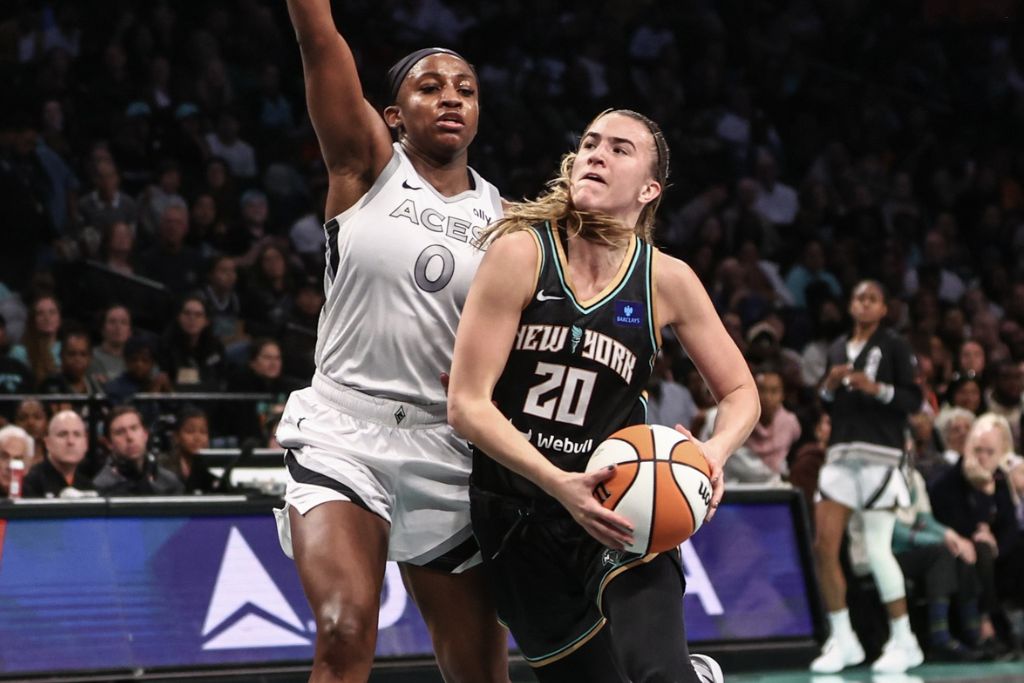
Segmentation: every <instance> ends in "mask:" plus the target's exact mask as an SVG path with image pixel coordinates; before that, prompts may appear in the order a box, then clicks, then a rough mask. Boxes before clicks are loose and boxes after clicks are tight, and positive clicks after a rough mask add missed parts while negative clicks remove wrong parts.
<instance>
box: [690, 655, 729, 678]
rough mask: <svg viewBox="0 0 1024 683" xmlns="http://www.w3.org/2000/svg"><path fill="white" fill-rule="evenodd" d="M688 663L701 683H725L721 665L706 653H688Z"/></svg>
mask: <svg viewBox="0 0 1024 683" xmlns="http://www.w3.org/2000/svg"><path fill="white" fill-rule="evenodd" d="M690 663H691V664H693V670H694V671H696V672H697V678H699V679H700V680H701V683H725V676H724V675H723V674H722V667H720V666H718V662H716V661H715V660H713V659H711V657H708V656H707V655H690Z"/></svg>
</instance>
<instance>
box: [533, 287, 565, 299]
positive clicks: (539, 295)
mask: <svg viewBox="0 0 1024 683" xmlns="http://www.w3.org/2000/svg"><path fill="white" fill-rule="evenodd" d="M563 299H565V297H564V296H551V295H550V294H545V293H544V290H543V289H542V290H541V291H539V292H537V301H562V300H563Z"/></svg>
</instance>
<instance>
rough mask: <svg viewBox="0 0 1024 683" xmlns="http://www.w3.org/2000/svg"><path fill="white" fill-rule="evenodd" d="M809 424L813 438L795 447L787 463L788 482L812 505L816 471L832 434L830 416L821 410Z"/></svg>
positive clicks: (821, 463) (816, 482) (815, 488)
mask: <svg viewBox="0 0 1024 683" xmlns="http://www.w3.org/2000/svg"><path fill="white" fill-rule="evenodd" d="M811 424H813V425H814V438H813V439H812V440H810V441H807V442H805V443H803V444H801V445H800V446H799V447H797V449H796V452H795V453H793V457H792V459H791V462H790V465H789V483H790V484H792V485H793V486H794V487H795V488H797V489H799V490H800V491H801V492H802V493H803V494H804V498H805V500H806V501H807V505H808V507H810V506H813V505H814V494H815V492H816V491H817V490H818V472H820V471H821V466H822V465H824V464H825V449H826V448H828V440H829V438H830V437H831V436H832V418H831V417H829V414H828V413H827V412H824V411H821V412H819V413H818V414H817V416H816V417H815V419H814V421H813V422H812V423H811Z"/></svg>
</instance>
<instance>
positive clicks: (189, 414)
mask: <svg viewBox="0 0 1024 683" xmlns="http://www.w3.org/2000/svg"><path fill="white" fill-rule="evenodd" d="M209 447H210V425H209V420H208V419H207V417H206V413H205V412H203V411H202V410H200V409H199V408H196V407H193V406H187V407H185V408H183V409H182V410H181V412H179V413H178V415H177V419H176V421H175V427H174V433H173V435H172V437H171V451H170V452H169V453H167V454H165V455H164V456H163V457H162V458H161V459H160V464H161V465H163V466H164V467H165V468H166V469H168V470H170V471H171V472H173V473H174V474H176V475H177V476H178V478H179V479H180V480H181V481H182V483H183V484H184V486H185V492H186V493H208V492H210V491H213V490H214V489H216V488H217V482H218V480H217V477H215V476H213V474H211V473H210V470H209V468H207V466H206V463H204V462H203V461H202V460H201V459H200V458H198V457H197V454H198V453H199V451H201V450H203V449H204V448H209Z"/></svg>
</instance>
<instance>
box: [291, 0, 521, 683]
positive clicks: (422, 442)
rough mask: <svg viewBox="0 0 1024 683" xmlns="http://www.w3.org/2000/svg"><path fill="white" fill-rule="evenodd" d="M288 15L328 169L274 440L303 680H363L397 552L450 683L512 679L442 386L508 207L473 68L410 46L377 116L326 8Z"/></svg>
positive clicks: (321, 4)
mask: <svg viewBox="0 0 1024 683" xmlns="http://www.w3.org/2000/svg"><path fill="white" fill-rule="evenodd" d="M288 11H289V14H290V16H291V20H292V23H293V25H294V27H295V31H296V35H297V37H298V42H299V47H300V49H301V53H302V63H303V71H304V75H305V84H306V97H307V104H308V107H309V114H310V118H311V120H312V122H313V127H314V128H315V130H316V133H317V137H318V139H319V141H320V147H321V151H322V153H323V157H324V161H325V162H326V164H327V168H328V172H329V177H330V184H329V188H328V194H327V206H326V215H327V217H328V221H327V224H326V225H325V229H326V231H327V259H326V260H327V266H326V273H325V278H324V287H325V291H326V297H327V298H326V303H325V304H324V308H323V311H322V312H321V315H320V322H319V329H318V338H317V346H316V367H317V369H316V372H315V374H314V376H313V380H312V386H311V387H310V388H307V389H303V390H301V391H297V392H295V393H293V394H292V395H291V397H290V398H289V400H288V405H287V407H286V409H285V412H284V415H283V416H282V419H281V423H280V426H279V427H278V430H277V439H278V441H279V442H280V443H281V445H282V446H283V447H284V448H285V449H286V450H287V452H286V456H285V461H286V465H287V469H288V474H289V482H288V487H287V491H286V494H285V502H286V505H285V509H284V510H281V511H279V514H278V526H279V531H280V532H281V542H282V547H283V548H284V549H285V551H286V552H288V553H289V554H291V555H292V556H293V557H294V558H295V561H296V564H297V566H298V571H299V577H300V579H301V581H302V585H303V588H304V590H305V592H306V596H307V598H308V599H309V602H310V605H311V606H312V609H313V613H314V615H315V617H316V624H317V638H316V649H315V655H314V660H313V671H312V675H311V677H310V680H311V681H317V682H321V681H346V682H348V681H366V680H367V678H368V676H369V673H370V669H371V667H372V665H373V659H374V650H375V646H376V638H377V618H378V610H379V604H380V592H381V587H382V582H383V579H384V570H385V562H386V560H388V559H391V560H395V561H398V562H399V563H401V567H402V574H403V578H404V579H405V582H406V585H407V586H408V587H409V589H410V592H411V594H412V596H413V598H414V599H415V600H416V602H417V605H418V606H419V609H420V611H421V613H422V614H423V617H424V620H425V621H426V623H427V626H428V629H429V631H430V635H431V638H432V640H433V644H434V650H435V655H436V657H437V661H438V664H439V666H440V668H441V671H442V673H443V674H444V677H445V680H446V681H448V683H462V682H465V683H478V682H484V683H489V682H502V683H507V681H508V663H507V652H506V635H505V632H504V630H503V629H502V628H501V627H500V625H499V624H498V622H497V620H496V618H495V611H494V607H493V604H492V603H491V601H490V600H489V598H488V597H487V594H486V591H485V590H484V584H483V580H482V577H481V575H480V569H479V567H478V566H477V564H478V563H479V552H478V550H477V547H476V542H475V540H474V539H473V536H472V533H471V529H470V522H469V497H468V488H467V487H468V476H469V470H470V464H471V459H470V452H469V449H468V447H467V445H466V444H465V443H464V442H463V441H461V440H460V439H458V438H457V437H456V436H455V434H454V432H453V431H452V430H451V428H450V427H449V426H448V425H447V423H446V420H445V416H446V402H445V395H444V387H443V386H442V385H441V382H440V375H441V373H443V372H446V371H447V370H448V368H449V365H450V362H451V355H452V348H453V345H454V340H455V329H456V326H457V324H458V318H459V313H460V311H461V309H462V305H463V303H464V301H465V297H466V293H467V291H468V289H469V284H470V281H471V280H472V278H473V275H474V273H475V272H476V268H477V266H478V263H479V260H480V258H481V256H480V254H479V251H478V250H476V249H475V248H474V246H473V244H472V241H473V239H474V237H476V236H477V235H478V234H479V233H480V232H481V231H482V229H483V228H484V226H486V225H487V224H488V223H489V222H491V221H492V220H495V219H497V218H499V217H501V215H502V204H501V199H500V198H499V196H498V193H497V190H495V188H494V187H493V186H492V185H491V184H489V183H488V182H487V181H485V180H484V179H483V178H481V177H480V176H479V175H478V174H477V173H476V172H475V171H473V170H472V169H471V168H469V167H468V165H467V148H468V147H469V144H470V142H472V140H473V138H474V136H475V135H476V130H477V121H478V116H479V108H478V100H477V91H476V89H477V79H476V74H475V73H474V70H473V68H472V67H471V66H470V65H469V64H468V63H467V62H466V60H464V59H463V58H462V57H460V56H458V55H457V54H455V53H453V52H451V51H449V50H443V49H440V48H431V49H427V50H420V51H417V52H414V53H412V54H411V55H409V56H407V57H406V58H404V59H403V60H401V61H400V62H399V63H398V64H396V65H395V66H394V67H393V68H392V69H391V71H390V72H389V74H388V76H389V80H390V85H391V97H392V99H391V102H392V104H391V105H390V106H388V107H387V108H386V109H385V110H384V117H383V119H382V118H381V116H380V115H379V114H378V113H377V112H376V111H375V110H374V109H373V107H372V106H371V105H370V104H369V103H368V102H367V101H366V100H365V99H364V97H363V92H362V86H361V85H360V81H359V76H358V74H357V72H356V68H355V62H354V59H353V56H352V52H351V50H350V49H349V46H348V44H347V43H346V42H345V40H344V39H343V38H342V37H341V35H339V33H338V31H337V30H336V29H335V26H334V20H333V18H332V16H331V11H330V2H329V0H288ZM392 133H395V134H396V136H397V138H398V142H396V143H392Z"/></svg>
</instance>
